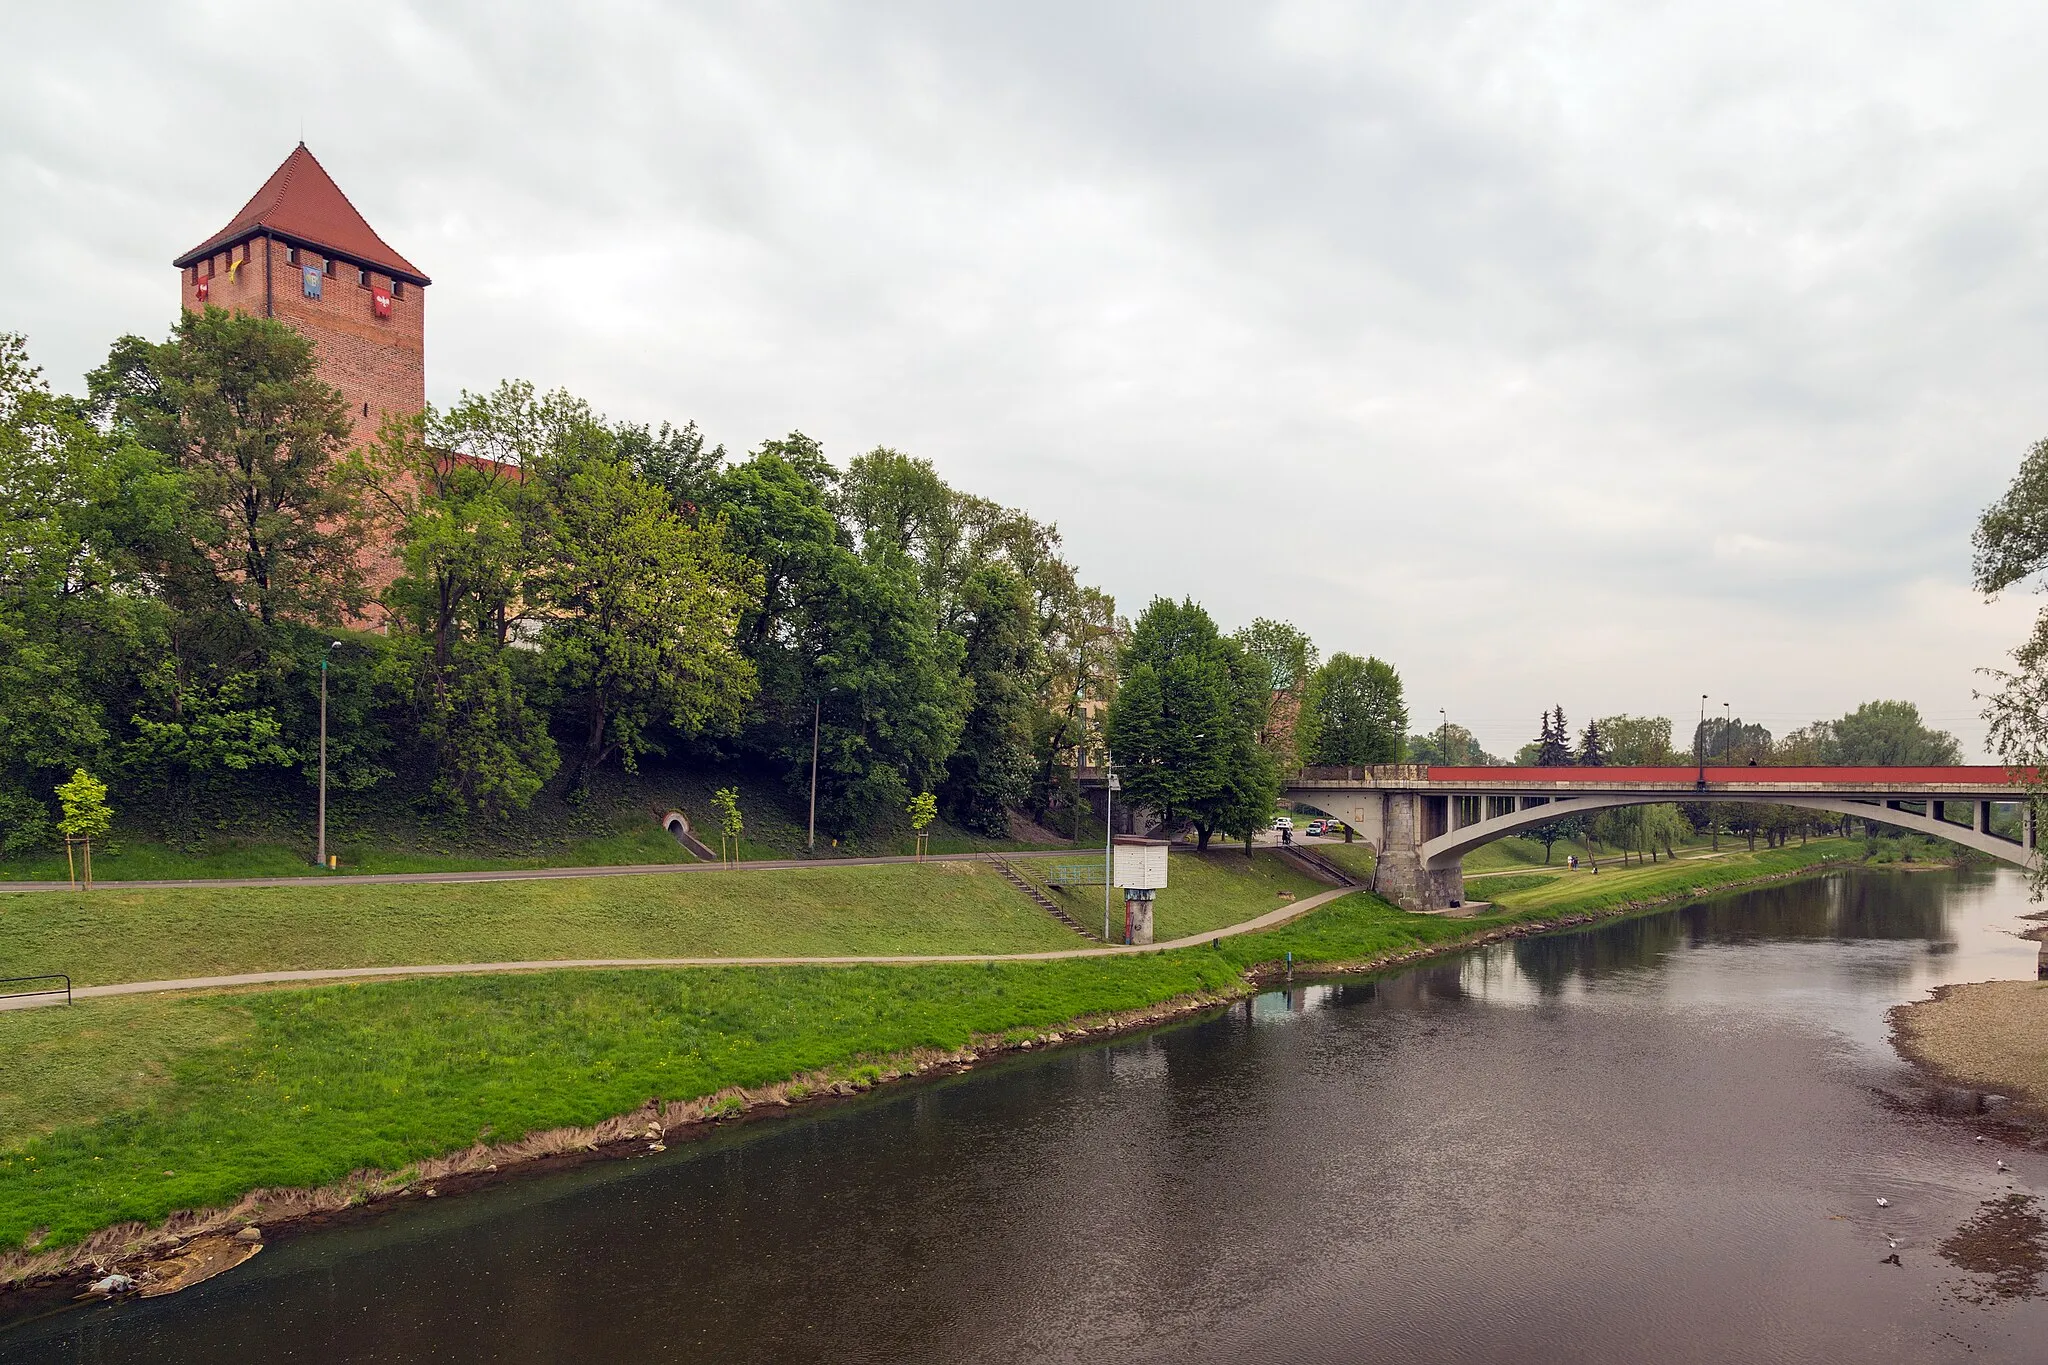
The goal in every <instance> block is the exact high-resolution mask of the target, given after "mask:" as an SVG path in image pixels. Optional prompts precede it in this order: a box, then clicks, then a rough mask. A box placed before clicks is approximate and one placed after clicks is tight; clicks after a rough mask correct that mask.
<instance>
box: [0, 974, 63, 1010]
mask: <svg viewBox="0 0 2048 1365" xmlns="http://www.w3.org/2000/svg"><path fill="white" fill-rule="evenodd" d="M24 981H61V982H63V983H64V984H63V985H62V986H44V987H42V988H41V989H39V990H32V991H11V990H8V989H6V988H7V987H9V986H19V985H21V984H22V983H23V982H24ZM31 995H62V996H63V997H64V1003H65V1004H67V1005H68V1004H70V1003H71V978H70V977H68V976H66V975H64V973H62V972H44V973H42V974H41V975H40V976H0V1000H14V999H20V998H23V997H26V996H31Z"/></svg>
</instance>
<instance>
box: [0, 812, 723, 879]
mask: <svg viewBox="0 0 2048 1365" xmlns="http://www.w3.org/2000/svg"><path fill="white" fill-rule="evenodd" d="M328 847H329V850H330V851H332V852H333V853H335V854H337V855H338V856H339V857H340V858H341V873H342V875H344V876H347V875H351V874H363V873H385V872H495V871H500V870H515V869H518V868H527V867H630V866H633V865H636V864H641V863H694V862H696V861H697V859H696V856H695V855H693V854H692V853H691V852H690V851H689V850H688V849H686V848H684V847H683V846H682V845H681V844H679V843H677V842H676V841H675V840H674V839H673V838H671V837H670V836H669V834H668V833H667V831H665V830H662V829H660V828H658V827H656V826H653V825H650V826H648V827H647V828H645V829H634V830H620V831H618V832H617V833H614V834H606V835H599V836H596V837H593V838H588V839H578V840H575V841H574V842H572V843H568V844H565V845H563V847H562V848H561V849H560V850H559V851H557V852H555V853H553V854H551V855H541V854H534V855H531V856H527V857H486V856H482V855H477V856H466V855H463V854H433V853H420V852H416V851H413V850H408V849H391V848H378V847H374V846H365V845H362V844H353V843H346V842H341V841H336V840H330V841H329V843H328ZM713 847H714V848H716V845H715V844H714V845H713ZM317 873H318V869H317V868H315V867H314V866H313V865H312V860H311V859H310V858H309V857H308V856H307V850H305V849H302V848H300V847H298V846H296V845H292V844H280V843H267V842H263V841H260V840H259V841H254V842H247V843H245V842H241V841H238V840H232V839H225V838H223V839H216V840H211V841H208V842H207V843H205V844H202V845H200V846H199V847H197V848H190V849H188V848H177V847H174V846H172V845H170V844H163V843H157V842H154V841H151V840H146V839H119V840H116V841H115V843H114V847H113V849H112V850H108V849H102V848H98V847H95V848H94V849H93V855H92V874H93V877H94V878H95V879H96V880H100V881H110V882H111V881H134V882H152V881H186V880H199V879H204V878H211V877H310V876H314V875H317ZM68 875H69V874H68V873H67V871H66V869H65V866H64V853H63V850H62V849H59V850H57V851H56V852H54V853H49V852H45V853H37V854H32V855H29V856H27V857H23V858H16V859H13V860H11V861H8V862H0V881H8V882H47V881H54V882H61V881H63V880H65V878H66V877H67V876H68Z"/></svg>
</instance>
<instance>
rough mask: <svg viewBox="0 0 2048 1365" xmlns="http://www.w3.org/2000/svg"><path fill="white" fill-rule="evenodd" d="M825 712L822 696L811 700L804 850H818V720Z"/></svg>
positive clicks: (809, 851)
mask: <svg viewBox="0 0 2048 1365" xmlns="http://www.w3.org/2000/svg"><path fill="white" fill-rule="evenodd" d="M824 714H825V702H824V699H823V698H814V699H813V700H812V702H811V828H810V833H808V834H807V835H805V836H804V851H805V852H807V853H815V852H817V850H818V721H819V718H820V717H822V716H823V715H824Z"/></svg>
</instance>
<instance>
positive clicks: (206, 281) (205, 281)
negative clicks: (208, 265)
mask: <svg viewBox="0 0 2048 1365" xmlns="http://www.w3.org/2000/svg"><path fill="white" fill-rule="evenodd" d="M212 292H213V276H211V275H201V276H200V277H199V283H198V284H197V285H195V286H194V287H193V289H192V294H193V297H195V298H197V299H198V300H199V301H200V302H201V303H205V302H206V296H207V295H208V294H211V293H212Z"/></svg>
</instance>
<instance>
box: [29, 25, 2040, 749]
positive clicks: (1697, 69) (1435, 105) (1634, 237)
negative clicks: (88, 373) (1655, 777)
mask: <svg viewBox="0 0 2048 1365" xmlns="http://www.w3.org/2000/svg"><path fill="white" fill-rule="evenodd" d="M2044 28H2048V20H2044V19H2042V18H2041V17H2038V16H2034V15H2031V14H2027V13H2025V12H2022V11H2018V10H2014V9H2001V8H1995V7H1990V6H1972V5H1958V6H1944V7H1939V8H1938V9H1937V8H1933V7H1926V6H1913V5H1904V4H1893V5H1878V6H1870V5H1850V4H1846V3H1829V4H1809V5H1804V6H1797V7H1787V6H1783V5H1767V4H1762V3H1751V4H1732V5H1724V6H1714V7H1645V6H1633V5H1625V4H1619V3H1613V4H1604V5H1561V4H1560V5H1528V4H1512V3H1502V4H1478V5H1464V6H1449V5H1431V4H1397V3H1387V4H1377V5H1369V6H1356V5H1339V4H1329V5H1325V4H1318V3H1305V2H1295V3H1276V4H1267V5H1235V4H1220V3H1214V4H1172V5H1168V4H1135V5H1119V6H1101V5H1083V4H1078V3H1059V4H1040V5H1031V6H984V5H958V4H950V3H937V0H933V2H932V3H923V4H907V5H891V6H871V5H826V4H783V5H758V6H756V5H750V6H741V7H733V6H712V5H659V4H653V3H610V4H600V5H595V6H586V7H577V8H576V9H575V10H574V11H565V10H562V9H559V8H550V7H539V6H529V5H521V4H493V5H482V4H454V5H434V6H424V5H410V4H404V3H396V2H395V0H384V2H383V3H369V4H359V5H348V6H342V5H329V6H298V5H291V4H284V5H268V6H262V7H257V6H245V5H234V4H221V3H212V4H184V5H177V4H166V5H141V4H135V5H113V4H99V5H77V6H66V7H56V6H43V7H33V8H31V7H16V8H15V9H14V10H11V11H9V12H8V14H7V15H6V16H5V17H4V18H0V37H4V39H5V40H6V42H7V44H8V47H9V49H10V50H12V51H17V52H21V51H31V52H35V53H37V54H39V55H38V60H37V61H35V62H33V63H29V64H27V65H26V66H24V67H22V68H20V69H19V79H15V80H11V81H10V82H9V83H8V84H7V85H6V86H5V87H4V88H0V177H4V183H5V184H6V186H7V190H8V200H9V210H10V211H9V212H8V213H6V214H5V215H0V259H5V260H7V261H8V262H9V263H10V267H11V269H10V280H9V283H8V286H7V289H6V293H5V294H4V295H0V298H4V300H5V304H6V306H5V309H4V310H0V327H9V328H17V329H20V330H23V331H25V332H27V333H28V334H29V336H30V340H31V343H32V345H33V347H34V349H35V352H36V354H37V356H38V357H39V358H40V359H41V360H42V362H43V363H44V364H45V365H46V367H48V369H49V370H50V371H51V373H52V375H53V377H54V378H55V379H56V380H57V382H59V383H61V384H67V385H71V384H76V383H77V381H78V376H79V375H80V374H81V373H82V372H83V371H84V370H85V369H86V368H88V367H89V366H90V365H91V364H93V363H95V361H96V360H97V359H98V357H99V356H100V355H101V354H103V352H104V347H105V345H106V343H107V341H108V340H110V339H111V338H112V337H113V336H114V335H116V334H117V333H119V332H122V331H129V330H134V331H142V332H145V333H150V334H159V333H161V332H162V330H163V329H164V327H165V326H166V325H167V323H168V321H169V316H170V313H171V310H172V308H173V307H174V297H175V296H174V294H173V292H172V291H173V284H172V278H171V273H170V270H169V268H168V261H169V259H170V257H171V256H172V255H173V254H175V253H176V252H177V251H179V250H182V249H183V248H185V247H187V246H189V245H190V244H191V243H192V242H193V241H196V240H198V239H199V238H200V237H201V236H203V235H204V234H205V233H206V232H208V231H211V230H212V229H213V228H215V227H217V226H218V225H219V223H220V222H222V221H224V220H225V219H226V217H227V216H228V214H230V213H231V212H232V211H233V210H234V209H235V208H236V207H237V206H238V205H239V204H240V202H241V200H242V198H243V197H245V196H246V195H247V194H248V193H250V192H251V191H252V190H253V189H254V188H255V186H256V184H257V183H259V182H260V180H261V178H262V177H263V175H265V174H266V173H267V172H268V171H269V169H270V168H271V167H272V166H273V165H275V163H276V162H277V160H278V159H280V158H281V157H282V156H283V154H284V153H285V151H286V150H288V149H289V147H290V144H291V142H292V141H293V140H294V139H295V138H296V137H297V136H298V131H299V123H300V119H301V118H303V119H304V120H305V129H306V135H307V138H308V141H309V142H310V143H311V144H312V146H313V147H314V149H315V151H316V152H318V153H319V154H320V155H321V156H322V158H323V159H324V160H325V161H326V163H327V164H328V166H329V167H330V169H331V170H333V171H334V173H335V174H336V176H337V177H338V179H339V180H340V181H341V183H342V185H343V186H344V187H345V188H346V189H348V190H349V191H350V193H351V194H352V195H353V196H354V197H355V198H356V200H357V202H358V204H359V205H360V206H361V207H362V208H363V209H364V211H365V212H366V213H367V214H368V216H369V217H370V218H371V220H372V221H373V222H374V223H376V224H377V225H378V226H379V228H380V229H381V230H382V231H384V233H385V235H386V236H387V237H388V238H390V239H391V240H392V241H393V242H394V243H396V244H397V245H399V246H400V248H401V249H402V250H405V251H406V252H407V253H408V254H409V255H411V256H412V257H413V258H414V259H416V260H419V261H420V262H421V263H422V265H423V266H424V267H425V268H426V269H427V270H428V271H429V273H431V274H433V275H434V277H435V279H436V285H435V288H434V291H433V293H432V295H431V304H430V308H431V322H430V352H429V363H430V385H431V390H432V395H433V396H434V397H435V398H436V399H437V400H440V401H446V400H447V399H449V398H452V397H453V396H454V394H455V392H456V391H457V390H458V389H459V388H461V387H479V386H484V385H488V384H490V383H493V382H495V380H496V379H498V378H499V377H502V376H507V375H520V376H525V377H530V378H533V379H535V380H536V381H538V382H541V383H543V384H556V383H560V384H566V385H569V386H571V387H573V388H576V389H578V390H579V391H582V392H585V393H587V394H588V395H589V396H590V397H591V398H592V399H593V400H594V401H596V402H598V403H599V404H600V405H601V406H603V407H605V408H606V409H607V410H610V411H613V412H616V413H618V414H620V415H622V416H632V417H635V418H641V419H660V418H670V419H674V420H680V419H682V418H685V417H693V418H695V419H697V420H698V421H699V422H700V423H702V424H703V425H704V426H705V428H706V430H707V431H708V432H709V433H710V434H711V435H712V436H713V438H714V439H717V440H722V441H724V442H726V443H727V444H728V445H729V446H732V447H735V448H744V447H747V446H749V445H751V444H753V443H754V442H756V441H758V440H760V439H762V438H763V437H765V436H768V435H770V434H773V433H777V432H780V431H784V430H787V429H789V428H791V427H802V428H803V429H805V430H806V431H809V432H811V433H812V434H814V435H818V436H820V437H822V438H824V439H825V440H826V441H827V443H828V447H829V448H830V449H832V450H833V451H834V452H835V453H836V454H838V455H840V456H841V457H844V456H847V455H850V454H852V453H853V452H854V451H856V450H858V449H862V448H865V447H867V446H871V445H874V444H877V443H884V442H886V443H888V444H891V445H894V446H897V447H899V448H904V449H910V450H913V451H916V452H918V453H921V454H925V455H928V456H931V457H932V458H934V459H935V460H937V461H938V462H939V464H940V466H941V468H942V469H943V470H944V471H945V472H946V473H947V474H948V476H949V477H951V478H953V479H954V480H956V481H957V482H959V483H962V484H965V485H967V486H970V487H974V488H976V489H978V490H980V491H985V492H988V493H990V494H992V495H994V496H999V497H1002V498H1004V499H1006V500H1010V501H1014V502H1018V503H1022V504H1025V505H1028V506H1030V507H1031V508H1032V509H1033V510H1034V511H1036V512H1038V513H1039V514H1040V515H1043V516H1045V517H1048V518H1050V519H1053V520H1056V521H1058V522H1059V523H1060V524H1061V526H1062V527H1063V529H1064V530H1065V532H1066V534H1067V537H1068V543H1069V547H1070V549H1071V550H1072V552H1073V554H1074V555H1075V557H1076V558H1077V559H1078V560H1079V561H1080V563H1081V564H1082V566H1083V567H1084V570H1085V571H1087V572H1088V573H1090V574H1091V575H1092V576H1094V577H1096V578H1098V579H1099V580H1100V581H1102V582H1103V583H1104V584H1105V586H1107V587H1109V588H1111V589H1112V590H1113V591H1115V592H1116V593H1118V595H1119V597H1120V598H1121V599H1122V600H1123V601H1124V602H1125V603H1126V604H1127V605H1128V606H1131V607H1133V608H1135V607H1136V606H1138V605H1141V604H1142V602H1143V600H1144V599H1145V598H1147V597H1149V596H1150V595H1152V594H1153V593H1155V592H1168V593H1172V594H1174V595H1180V594H1183V593H1187V594H1192V595H1194V596H1196V597H1198V598H1202V599H1204V600H1206V601H1208V602H1209V603H1210V604H1211V606H1212V607H1214V608H1215V609H1216V610H1217V612H1218V613H1219V615H1221V616H1223V617H1224V618H1225V619H1227V620H1240V619H1245V618H1248V617H1249V616H1251V615H1253V614H1268V615H1287V616H1292V617H1293V618H1294V619H1296V620H1297V621H1298V622H1300V623H1301V624H1302V625H1304V626H1306V627H1308V628H1310V629H1312V630H1313V631H1314V632H1315V633H1316V634H1317V636H1318V637H1319V638H1320V639H1321V640H1322V641H1323V643H1324V645H1325V647H1326V648H1352V649H1362V650H1371V651H1374V652H1377V653H1380V654H1382V655H1384V656H1387V657H1391V658H1394V659H1395V660H1397V661H1398V662H1399V663H1400V664H1401V666H1402V667H1403V668H1404V670H1405V671H1406V673H1407V675H1408V677H1409V680H1410V684H1411V688H1412V689H1413V691H1414V693H1415V701H1416V704H1417V706H1418V708H1419V710H1418V713H1420V711H1421V710H1425V709H1426V710H1427V711H1429V712H1432V713H1433V711H1434V709H1435V708H1436V706H1438V705H1444V704H1446V703H1449V704H1450V705H1451V707H1452V709H1453V711H1454V713H1458V712H1462V713H1464V714H1466V715H1469V716H1471V717H1474V718H1480V719H1484V718H1488V717H1502V718H1505V719H1504V721H1503V723H1504V724H1512V725H1514V726H1516V727H1518V728H1517V730H1516V732H1517V733H1518V732H1519V728H1526V726H1521V725H1520V722H1519V721H1515V720H1514V719H1513V718H1515V717H1519V716H1521V715H1523V714H1524V713H1533V711H1534V708H1535V707H1536V706H1538V705H1541V704H1544V703H1547V702H1548V701H1551V700H1563V701H1564V702H1565V703H1566V705H1567V707H1568V708H1569V709H1571V710H1573V711H1574V713H1575V714H1577V713H1582V712H1584V711H1588V710H1614V709H1622V708H1624V707H1626V708H1629V709H1636V710H1641V709H1646V708H1651V707H1654V706H1659V705H1666V706H1670V707H1677V706H1679V705H1681V704H1682V703H1684V701H1685V699H1686V698H1687V697H1688V696H1691V697H1692V698H1693V699H1694V700H1695V701H1696V698H1697V692H1698V691H1699V690H1700V689H1701V688H1703V687H1704V688H1714V689H1719V690H1721V691H1725V692H1727V693H1729V694H1731V695H1742V696H1745V697H1749V698H1755V699H1758V700H1757V701H1756V702H1755V703H1754V704H1753V705H1752V706H1751V710H1752V712H1753V713H1755V712H1758V711H1759V708H1760V707H1763V706H1764V705H1765V703H1764V702H1763V700H1761V699H1764V698H1772V697H1775V698H1780V699H1782V705H1780V706H1779V707H1778V709H1780V710H1783V711H1786V712H1787V713H1799V712H1805V711H1812V712H1814V713H1815V714H1818V713H1819V712H1821V711H1826V710H1840V709H1842V708H1843V707H1846V706H1848V705H1850V704H1853V703H1854V702H1856V701H1859V700H1862V699H1864V698H1865V697H1867V696H1869V695H1872V694H1875V693H1886V694H1897V695H1907V696H1912V697H1914V698H1916V699H1918V700H1921V701H1922V702H1923V704H1924V705H1925V706H1926V707H1927V709H1929V710H1930V711H1931V712H1933V713H1935V714H1939V715H1943V716H1955V715H1963V716H1967V715H1968V714H1969V713H1970V712H1971V711H1973V710H1974V705H1973V703H1971V702H1970V700H1969V690H1970V687H1971V685H1972V683H1973V682H1974V681H1975V679H1974V678H1973V676H1972V674H1971V672H1970V670H1971V669H1972V668H1973V667H1975V666H1978V665H1981V664H1987V663H1994V662H1996V661H1997V658H1998V655H1999V651H2000V650H2001V649H2002V648H2003V647H2004V644H2005V643H2006V642H2007V641H2008V640H2010V639H2016V638H2017V635H2018V632H2019V629H2020V627H2021V625H2022V624H2023V621H2024V616H2025V612H2024V610H2023V609H2022V610H2019V612H2018V614H2017V615H2015V614H2014V607H2013V604H2006V606H2004V607H2001V608H1997V609H1983V608H1978V607H1977V606H1975V605H1974V604H1973V603H1972V602H1971V601H1970V599H1969V598H1968V597H1967V595H1966V594H1962V593H1960V591H1959V590H1960V588H1961V586H1962V585H1963V584H1964V581H1965V578H1966V569H1967V559H1968V551H1967V544H1966V541H1967V535H1968V530H1969V526H1970V523H1971V521H1972V519H1973V518H1974V515H1975V513H1976V511H1977V509H1978V508H1979V507H1980V506H1981V505H1982V504H1983V503H1984V502H1985V501H1987V500H1988V499H1989V498H1990V497H1992V496H1994V495H1995V494H1996V492H1997V491H1998V489H1999V488H2000V487H2001V486H2002V483H2003V481H2004V479H2005V478H2006V477H2007V476H2008V475H2009V472H2010V470H2011V469H2012V467H2013V465H2014V464H2015V462H2016V461H2017V458H2018V456H2019V455H2020V453H2021V452H2022V451H2023V450H2024V449H2025V447H2026V445H2027V444H2029V443H2030V442H2031V441H2032V440H2033V439H2035V438H2036V437H2037V436H2039V435H2042V434H2048V432H2044V430H2043V428H2044V427H2048V422H2044V420H2043V414H2042V403H2041V401H2040V400H2039V398H2038V397H2037V389H2038V381H2037V379H2036V378H2035V376H2036V374H2037V373H2038V371H2039V368H2040V358H2041V354H2042V351H2043V348H2044V343H2048V275H2044V274H2043V272H2042V271H2040V270H2038V269H2035V268H2034V267H2035V266H2036V265H2037V264H2038V263H2039V262H2040V261H2041V259H2042V257H2043V255H2044V237H2043V234H2044V232H2048V226H2044V225H2048V213H2044V212H2043V208H2044V205H2043V202H2042V201H2043V198H2044V176H2043V172H2044V170H2048V151H2044V149H2043V148H2042V147H2040V146H2039V145H2038V139H2037V138H2036V137H2035V136H2034V130H2035V129H2036V128H2038V126H2039V124H2040V118H2041V115H2042V114H2043V112H2044V107H2043V106H2044V104H2048V95H2044V94H2042V93H2041V91H2040V90H2039V88H2038V86H2039V82H2038V80H2037V78H2036V76H2035V73H2034V71H2033V69H2032V57H2031V54H2032V53H2034V52H2037V51H2038V50H2039V48H2040V45H2041V40H2042V38H2043V37H2044V33H2043V31H2042V30H2043V29H2044ZM294 52H299V53H303V56H302V57H297V58H295V57H294V56H293V55H292V54H293V53H294ZM1659 697H1663V698H1672V699H1675V700H1671V701H1668V702H1655V701H1653V700H1651V699H1654V698H1659ZM1581 698H1583V701H1582V700H1580V699H1581ZM1603 699H1604V700H1603ZM1482 733H1483V734H1486V732H1485V731H1484V730H1482ZM1508 737H1509V736H1507V735H1505V734H1503V735H1499V736H1496V735H1492V734H1487V738H1488V739H1489V740H1490V741H1492V742H1494V743H1496V745H1504V744H1506V741H1507V738H1508ZM1508 747H1512V746H1511V745H1510V746H1508Z"/></svg>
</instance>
